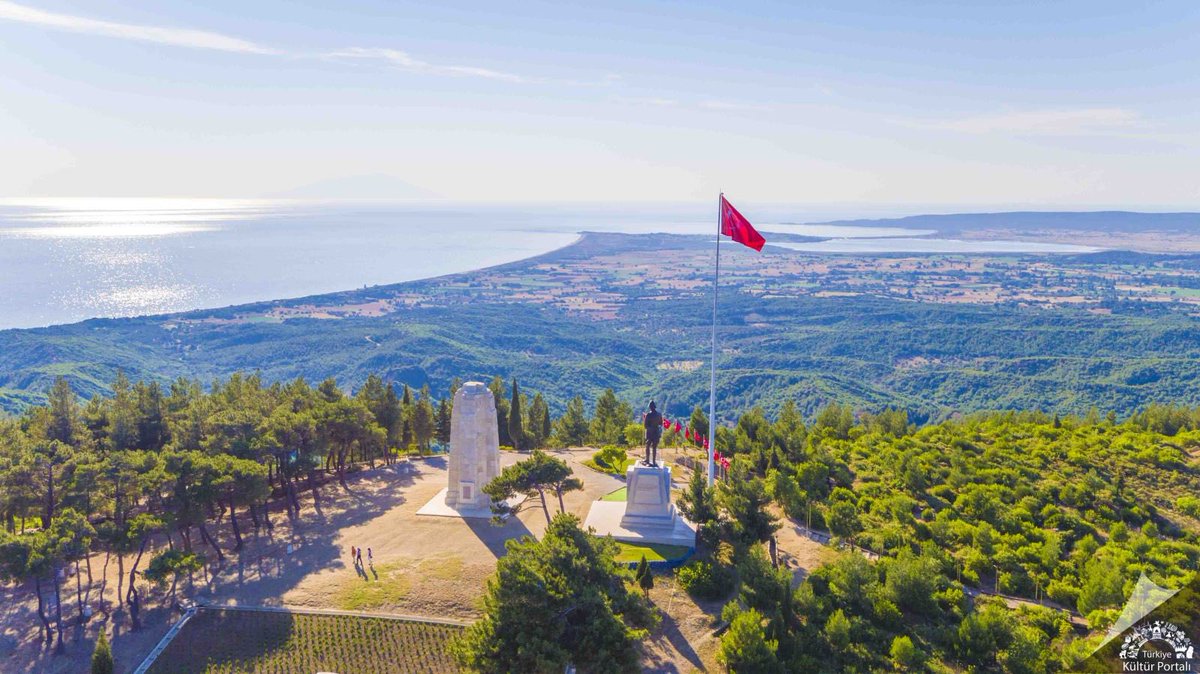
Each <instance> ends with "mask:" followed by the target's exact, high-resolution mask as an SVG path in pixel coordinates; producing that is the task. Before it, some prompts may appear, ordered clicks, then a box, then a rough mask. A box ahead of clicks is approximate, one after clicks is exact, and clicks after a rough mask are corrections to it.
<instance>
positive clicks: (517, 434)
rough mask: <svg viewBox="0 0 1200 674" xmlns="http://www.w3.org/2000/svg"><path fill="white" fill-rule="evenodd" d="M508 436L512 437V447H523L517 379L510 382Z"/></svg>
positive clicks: (523, 431)
mask: <svg viewBox="0 0 1200 674" xmlns="http://www.w3.org/2000/svg"><path fill="white" fill-rule="evenodd" d="M508 437H509V438H511V439H512V445H513V448H514V449H517V450H522V449H525V445H526V442H525V429H524V428H523V427H522V418H521V392H520V390H518V389H517V380H516V379H514V380H513V383H512V402H511V403H509V405H508Z"/></svg>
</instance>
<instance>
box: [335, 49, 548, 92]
mask: <svg viewBox="0 0 1200 674" xmlns="http://www.w3.org/2000/svg"><path fill="white" fill-rule="evenodd" d="M323 56H324V57H325V58H330V59H346V60H357V61H382V62H383V63H386V64H388V65H390V66H393V67H396V68H399V69H401V70H406V71H409V72H414V73H427V74H434V75H452V76H459V77H482V78H484V79H489V80H500V81H503V82H514V83H526V82H534V81H536V80H534V79H531V78H528V77H524V76H522V75H517V74H514V73H506V72H502V71H499V70H492V69H491V68H480V67H477V66H464V65H438V64H434V63H429V62H426V61H422V60H420V59H417V58H414V57H413V56H412V55H410V54H409V53H408V52H405V51H401V50H399V49H386V48H376V47H349V48H347V49H340V50H338V51H335V52H329V53H327V54H324V55H323Z"/></svg>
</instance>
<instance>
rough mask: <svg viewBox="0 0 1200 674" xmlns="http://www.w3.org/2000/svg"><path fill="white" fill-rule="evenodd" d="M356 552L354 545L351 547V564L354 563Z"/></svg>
mask: <svg viewBox="0 0 1200 674" xmlns="http://www.w3.org/2000/svg"><path fill="white" fill-rule="evenodd" d="M354 552H355V549H354V546H353V545H351V546H350V561H351V562H353V561H354Z"/></svg>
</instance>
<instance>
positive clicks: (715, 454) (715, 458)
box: [713, 452, 721, 461]
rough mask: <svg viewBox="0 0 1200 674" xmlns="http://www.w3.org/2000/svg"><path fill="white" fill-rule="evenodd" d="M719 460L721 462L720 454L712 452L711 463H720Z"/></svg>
mask: <svg viewBox="0 0 1200 674" xmlns="http://www.w3.org/2000/svg"><path fill="white" fill-rule="evenodd" d="M720 460H721V453H720V452H713V461H720Z"/></svg>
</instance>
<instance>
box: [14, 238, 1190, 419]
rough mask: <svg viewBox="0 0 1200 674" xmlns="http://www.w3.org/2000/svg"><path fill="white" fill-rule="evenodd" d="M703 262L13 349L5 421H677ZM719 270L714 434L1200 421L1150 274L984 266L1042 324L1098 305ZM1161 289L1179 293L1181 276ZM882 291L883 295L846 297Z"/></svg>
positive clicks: (694, 381) (1174, 316) (1077, 264)
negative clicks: (361, 407) (66, 401)
mask: <svg viewBox="0 0 1200 674" xmlns="http://www.w3.org/2000/svg"><path fill="white" fill-rule="evenodd" d="M710 255H711V250H710V249H709V248H708V245H707V244H706V242H704V241H703V239H702V238H699V237H645V236H622V235H590V236H588V237H585V238H584V239H583V240H582V241H581V242H580V243H579V244H577V245H575V246H573V247H569V248H567V249H564V250H563V251H559V252H556V253H552V254H549V255H546V256H542V257H540V258H534V259H531V260H527V261H524V262H520V263H515V264H511V265H505V266H503V267H498V268H494V269H489V270H481V271H478V272H471V273H468V274H462V275H457V276H450V277H444V278H441V279H433V280H430V281H420V282H414V283H406V284H399V285H395V286H384V287H378V288H367V289H362V290H357V291H350V292H343V293H337V294H332V295H326V296H320V297H312V298H302V299H297V300H288V301H280V302H270V303H261V304H256V305H247V306H244V307H231V308H227V309H220V310H208V311H199V312H192V313H188V314H180V315H174V316H163V317H147V318H129V319H107V320H92V321H86V322H82V323H77V324H73V325H66V326H56V327H51V328H44V329H36V330H8V331H3V332H0V407H2V408H3V409H6V410H8V411H10V412H13V411H17V410H19V409H21V408H22V407H24V406H25V405H27V404H29V403H31V402H36V401H39V400H42V399H43V396H44V392H45V391H46V389H47V388H48V387H49V385H50V384H51V382H52V381H53V379H54V377H57V376H59V375H63V376H66V377H67V379H68V380H69V381H70V382H71V384H72V386H73V387H74V388H75V389H76V391H78V392H79V393H81V394H82V395H84V396H91V395H95V394H97V393H103V392H105V391H106V390H107V389H106V382H109V381H111V380H112V379H113V378H114V376H115V374H116V372H117V370H118V369H120V370H124V371H125V373H126V374H127V375H129V376H130V377H132V378H152V379H158V380H164V381H166V380H171V379H174V378H177V377H188V378H198V379H200V380H203V381H208V380H210V379H212V378H216V377H227V376H228V375H229V374H231V373H233V372H235V371H259V372H261V373H262V375H263V376H264V378H266V379H267V380H283V379H291V378H294V377H298V376H302V377H305V378H307V379H308V380H310V381H319V380H321V379H323V378H325V377H331V376H332V377H335V378H336V379H337V380H338V381H339V383H341V384H342V385H343V386H348V387H357V386H358V385H359V384H360V383H361V382H362V381H363V380H364V379H365V377H366V375H367V374H368V373H370V372H378V373H380V374H382V375H383V376H384V377H385V378H387V379H391V380H395V381H397V382H403V383H408V384H410V385H412V386H416V387H419V386H421V385H424V384H426V383H428V384H429V385H430V386H431V387H432V388H433V389H434V390H439V391H440V390H445V388H446V387H447V386H448V385H449V382H450V380H451V379H452V378H454V377H461V378H464V379H466V378H484V377H487V378H490V377H491V376H492V375H500V376H502V377H505V378H512V377H516V378H518V379H520V380H521V381H522V382H528V384H529V385H530V386H531V387H532V388H534V389H536V390H541V391H545V392H546V393H547V394H548V395H550V396H551V398H550V400H549V402H550V405H551V407H552V409H554V410H555V411H556V412H557V411H561V409H562V408H563V406H564V405H565V402H566V400H567V399H568V398H569V397H570V396H572V395H575V394H577V393H578V394H582V395H583V396H584V397H585V399H588V400H593V399H594V398H595V395H596V394H598V393H599V392H600V391H601V390H603V389H604V388H606V387H612V388H614V389H615V390H616V391H617V392H618V393H620V394H621V395H622V396H623V397H625V398H627V399H631V400H638V399H642V398H646V397H649V396H654V397H656V398H657V399H659V400H665V401H666V404H667V406H668V411H670V412H672V413H680V412H685V411H689V410H690V409H691V407H692V406H694V405H695V404H698V403H701V402H703V401H705V400H706V399H707V387H708V373H707V364H708V337H709V332H708V331H709V317H710V311H711V308H710V307H711V304H710V303H711V296H710V294H709V293H710V292H711V286H710V285H709V284H708V283H707V277H708V273H709V272H708V267H707V266H706V264H707V262H706V260H709V259H710ZM726 257H727V258H728V262H727V264H728V275H727V276H725V277H723V289H722V296H721V297H722V299H721V311H720V314H721V342H722V352H721V354H720V355H719V361H718V365H719V368H720V370H719V379H718V388H719V395H720V398H721V400H722V408H723V409H722V415H723V416H725V417H726V418H732V417H734V416H735V415H736V414H737V413H739V412H741V411H745V410H746V409H748V408H749V407H750V406H751V405H753V404H759V405H762V406H764V407H765V408H766V409H767V410H768V411H774V410H777V409H778V407H779V406H780V405H781V404H782V402H783V401H785V400H792V401H794V402H795V403H796V404H797V405H798V406H799V408H800V409H801V410H802V411H803V412H804V413H805V414H812V413H813V412H815V410H817V409H819V408H820V407H822V406H823V405H825V404H828V403H830V402H833V401H841V402H847V403H850V404H852V405H854V406H856V407H859V408H861V409H867V410H871V409H881V408H883V407H885V406H888V405H892V406H897V405H898V406H901V407H904V408H906V409H907V410H909V411H910V413H911V414H912V415H913V418H914V419H918V420H923V419H940V418H945V417H947V416H949V415H950V414H952V413H955V412H970V411H975V410H983V409H1043V410H1047V411H1052V412H1060V413H1068V412H1071V413H1085V412H1086V411H1087V410H1088V409H1089V408H1091V407H1093V406H1095V407H1099V408H1101V409H1106V410H1116V411H1117V412H1118V413H1120V414H1127V413H1130V412H1131V411H1133V410H1134V409H1136V408H1138V407H1140V406H1144V405H1145V404H1147V403H1150V402H1155V401H1161V402H1168V401H1169V402H1175V403H1187V404H1196V403H1200V390H1198V389H1197V387H1196V386H1195V382H1196V381H1197V375H1198V374H1200V364H1198V363H1200V330H1198V329H1197V327H1198V323H1197V320H1196V317H1195V315H1194V313H1195V312H1191V311H1190V310H1189V307H1191V306H1192V305H1190V304H1183V303H1181V301H1173V302H1170V303H1167V302H1163V301H1155V302H1150V301H1136V299H1137V298H1133V299H1127V298H1123V297H1120V296H1117V297H1116V298H1115V299H1114V298H1113V296H1114V293H1115V292H1116V291H1114V290H1113V289H1112V286H1111V282H1107V283H1109V285H1104V284H1105V283H1106V282H1105V281H1104V280H1103V278H1104V277H1103V274H1108V273H1111V272H1112V270H1113V269H1118V268H1119V269H1125V270H1127V271H1128V273H1130V274H1131V277H1137V276H1138V274H1140V273H1141V272H1140V269H1132V271H1129V269H1130V266H1129V265H1130V262H1129V261H1128V260H1125V259H1123V258H1119V259H1117V260H1115V261H1113V262H1112V264H1113V265H1117V266H1115V267H1110V266H1105V265H1104V264H1100V263H1097V262H1096V261H1094V260H1086V261H1080V260H1070V259H1066V258H1058V259H1057V260H1054V259H1051V258H1047V257H1036V256H1035V257H1024V258H1022V257H1012V256H1009V257H1004V258H1000V257H997V258H990V259H987V260H986V261H985V263H986V264H985V266H986V267H987V269H988V271H987V275H984V276H981V279H982V281H981V282H983V283H992V284H993V285H994V286H996V287H1000V286H1001V285H1003V286H1004V287H1007V288H1011V287H1013V286H1015V285H1018V286H1019V285H1020V284H1022V283H1024V284H1025V285H1026V286H1027V288H1028V289H1024V288H1018V290H1020V292H1022V293H1026V294H1036V293H1039V292H1041V293H1043V294H1044V296H1045V298H1047V299H1046V302H1053V301H1055V298H1056V297H1058V296H1061V295H1063V294H1064V293H1066V292H1070V293H1077V294H1085V293H1087V292H1093V293H1094V296H1095V304H1090V305H1086V306H1081V307H1080V308H1075V307H1074V305H1058V304H1045V303H1043V304H1040V305H1036V306H1033V305H1031V303H1030V302H1024V301H1023V302H1016V301H1008V300H1003V301H995V302H992V303H965V302H961V301H954V302H949V301H946V302H942V301H914V300H909V299H905V295H906V294H912V293H913V291H914V290H915V291H916V292H917V293H926V292H927V288H933V289H934V291H936V292H941V293H946V292H962V291H961V289H959V286H966V285H971V286H972V287H974V286H976V285H979V284H967V283H965V282H963V281H961V280H957V277H955V278H956V280H954V281H953V283H951V284H950V287H951V290H949V291H947V290H943V289H942V288H943V286H945V285H946V283H945V282H944V280H943V278H944V277H945V276H946V274H945V273H943V272H940V271H938V272H937V274H936V275H934V274H932V273H926V274H925V275H922V274H921V273H919V272H911V271H904V272H902V273H900V272H897V275H894V276H887V277H885V276H883V274H884V273H885V272H887V271H888V270H887V267H888V266H889V265H891V266H895V265H897V264H899V262H896V261H889V260H888V259H887V258H886V257H885V258H882V259H880V258H878V257H877V258H873V259H870V260H856V259H851V258H837V259H838V260H841V261H842V262H843V263H845V264H855V265H860V266H861V267H862V271H861V272H860V276H855V275H848V274H842V273H836V274H835V273H832V272H830V273H827V274H824V275H814V274H812V273H810V272H806V271H796V272H790V271H789V270H791V269H793V268H800V267H797V265H809V266H812V265H820V264H824V262H823V259H822V258H817V257H815V256H811V255H804V254H801V253H797V252H794V251H784V250H782V249H778V248H776V249H772V248H771V247H768V249H767V251H766V252H765V253H764V254H763V255H761V256H755V255H754V254H753V253H749V254H747V253H743V252H741V251H732V252H731V253H730V254H729V255H727V256H726ZM977 259H978V258H977V257H976V258H961V259H960V258H951V257H946V256H943V257H940V258H937V259H935V260H934V263H940V264H946V265H970V264H975V263H976V261H977ZM725 264H726V262H725V261H723V267H724V266H725ZM916 264H918V265H924V264H925V263H924V262H917V263H916ZM931 264H932V263H931ZM1139 264H1146V265H1150V264H1154V263H1153V262H1144V261H1143V262H1142V263H1139ZM1187 264H1189V265H1190V262H1188V263H1187ZM1030 265H1042V266H1046V267H1047V271H1045V272H1044V273H1043V274H1042V277H1041V278H1033V277H1032V275H1031V274H1030V273H1028V272H1026V271H1023V270H1025V269H1027V268H1028V267H1030ZM1050 265H1056V266H1055V267H1053V268H1050V267H1049V266H1050ZM780 270H783V271H782V272H781V271H780ZM992 270H999V271H992ZM1166 271H1168V272H1170V273H1171V274H1173V275H1175V276H1176V277H1184V276H1185V271H1186V269H1184V268H1179V269H1169V270H1166ZM1164 273H1166V272H1164ZM1193 273H1194V272H1193ZM1087 274H1093V276H1085V275H1087ZM874 277H878V278H879V279H880V280H879V282H878V287H879V288H880V290H868V291H862V292H857V293H854V292H843V290H844V289H846V288H850V289H853V288H855V287H857V286H856V285H855V284H858V283H859V282H860V281H861V280H862V279H871V278H874ZM1075 277H1080V278H1083V279H1084V280H1082V281H1079V282H1078V283H1077V286H1078V287H1074V288H1069V289H1067V290H1063V289H1059V288H1057V287H1050V286H1049V285H1048V284H1049V281H1047V280H1046V279H1047V278H1049V279H1051V281H1053V282H1054V283H1060V284H1061V283H1062V282H1061V281H1059V280H1057V279H1060V278H1066V279H1068V281H1067V282H1068V283H1069V282H1071V281H1070V279H1073V278H1075ZM997 278H998V279H999V280H995V279H997ZM1190 278H1191V277H1186V278H1184V281H1179V283H1183V282H1185V281H1186V280H1187V279H1190ZM930 279H933V280H932V281H931V280H930ZM905 284H906V285H905ZM939 284H940V285H939ZM906 288H907V290H906ZM889 289H890V290H889ZM1089 289H1090V290H1089ZM822 290H825V291H837V294H836V296H828V295H830V294H832V293H831V292H827V293H825V295H822V293H821V292H820V291H822ZM889 292H890V293H892V295H891V296H885V295H886V294H887V293H889ZM1013 292H1016V291H1013ZM1127 294H1128V293H1127ZM1035 299H1038V298H1036V297H1035ZM363 307H366V309H364V308H363Z"/></svg>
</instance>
